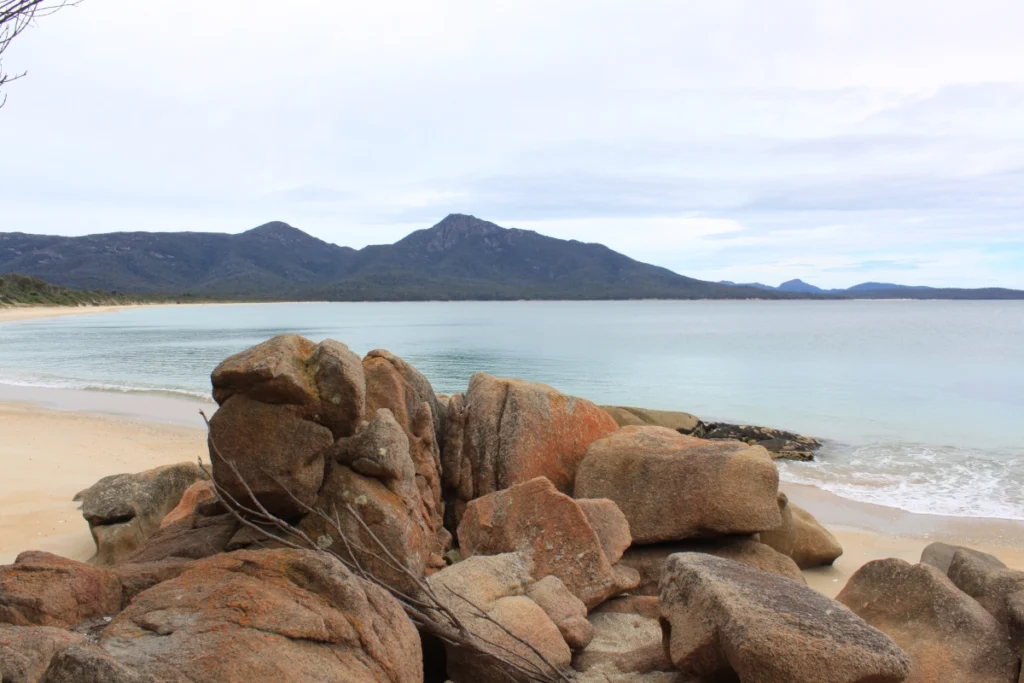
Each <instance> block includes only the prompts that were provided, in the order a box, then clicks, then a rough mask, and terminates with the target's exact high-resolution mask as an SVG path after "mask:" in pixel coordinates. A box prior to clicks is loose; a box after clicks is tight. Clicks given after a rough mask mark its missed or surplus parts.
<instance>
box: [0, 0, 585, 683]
mask: <svg viewBox="0 0 1024 683" xmlns="http://www.w3.org/2000/svg"><path fill="white" fill-rule="evenodd" d="M0 2H3V0H0ZM200 415H202V416H203V420H204V422H206V427H207V442H208V444H209V447H210V454H211V456H212V459H214V461H215V463H222V464H223V465H224V466H225V467H226V468H227V469H228V470H229V471H230V472H231V474H232V475H234V478H235V479H236V480H237V481H238V483H239V485H240V486H241V488H242V490H243V491H244V492H245V497H246V498H248V500H249V501H251V504H250V503H249V502H246V503H245V504H242V502H240V501H239V500H238V499H237V498H236V497H235V496H234V495H233V494H232V493H231V492H230V491H227V490H226V489H225V488H224V486H223V485H222V483H221V482H220V481H218V479H217V477H216V475H215V473H214V468H213V467H211V468H210V471H209V474H210V481H211V483H212V484H213V490H214V493H215V495H216V496H217V498H218V500H220V501H221V503H222V504H223V505H224V507H226V508H227V510H228V512H230V514H231V515H232V516H233V517H234V518H235V520H236V521H238V522H239V523H240V524H241V525H243V526H245V527H246V528H248V529H251V530H253V531H255V532H257V533H258V534H260V535H262V536H263V537H264V538H266V539H267V540H270V541H274V542H277V543H281V544H282V545H284V546H285V547H288V548H292V549H299V550H311V551H313V552H317V553H321V554H326V555H330V556H331V557H333V558H335V559H337V560H338V561H340V562H341V563H342V564H343V565H344V566H345V567H346V568H348V569H349V570H350V571H352V572H353V573H354V574H356V575H357V576H359V577H360V578H362V579H363V580H365V581H368V582H369V583H372V584H374V585H375V586H378V587H379V588H382V589H384V590H386V591H387V592H388V593H390V594H391V595H392V596H393V597H394V598H395V599H396V600H398V602H399V603H400V604H401V605H402V608H403V609H404V610H405V613H406V615H408V617H409V618H410V619H411V620H412V622H413V623H414V624H415V625H416V626H417V628H419V630H420V631H421V632H423V633H425V634H428V635H431V636H433V637H435V638H437V639H438V640H440V641H441V642H443V643H445V644H447V645H451V646H453V647H456V648H458V649H460V650H461V651H463V652H466V653H468V654H469V655H470V656H475V657H477V658H479V659H480V660H481V661H482V662H483V663H484V664H485V665H487V666H488V667H489V668H490V669H491V670H492V671H493V672H494V673H495V674H497V675H500V676H501V677H502V678H504V679H507V680H510V681H521V680H527V681H533V682H535V683H572V681H573V679H572V678H571V676H570V675H569V674H568V673H566V672H565V671H563V670H562V669H561V668H559V667H557V666H555V665H554V664H552V663H551V661H550V660H549V659H548V658H547V657H546V656H545V655H544V654H543V653H542V652H540V650H538V649H537V648H536V647H534V646H533V645H532V644H531V643H529V642H528V641H526V640H525V639H523V638H520V637H519V636H517V635H516V634H514V633H512V631H510V630H509V629H508V628H506V627H505V626H504V625H502V624H500V623H499V622H498V621H496V620H495V619H494V618H493V617H491V616H490V615H488V614H487V612H486V611H484V610H483V609H482V608H481V607H480V606H479V605H476V604H475V603H473V602H472V601H471V600H469V599H468V598H466V597H465V596H463V595H460V594H459V593H457V592H456V591H454V590H453V589H451V588H450V587H448V586H445V588H446V590H447V591H448V592H450V593H451V594H452V595H454V596H455V597H456V598H458V599H459V600H461V601H462V602H464V603H466V604H467V605H469V607H470V608H471V610H472V612H471V616H473V617H474V618H475V619H479V620H482V621H484V622H487V623H490V624H493V625H494V626H495V627H497V628H498V629H499V630H500V631H502V632H503V633H505V634H506V635H507V636H508V637H510V638H511V639H512V640H513V641H515V642H517V643H519V644H521V645H523V646H524V647H526V648H528V649H529V650H530V652H532V653H533V654H534V656H536V658H537V660H538V661H534V660H533V659H530V658H529V657H525V656H523V655H522V654H520V653H518V652H515V651H514V650H512V649H510V648H508V647H507V646H505V645H503V644H501V643H498V642H494V641H492V640H489V639H488V638H485V637H484V636H482V635H480V634H479V633H477V632H475V631H474V630H473V629H471V628H469V627H468V626H466V624H465V622H464V621H463V620H462V618H461V617H460V616H459V614H458V613H457V612H456V611H455V610H454V609H452V608H451V607H450V606H449V605H448V604H447V602H446V601H444V600H441V599H440V598H439V597H438V596H437V594H436V593H435V592H434V589H433V588H432V587H431V585H430V584H429V583H428V582H427V581H426V580H425V579H424V578H423V577H422V576H418V575H417V574H416V573H415V572H413V571H412V570H410V569H409V568H408V567H407V566H405V564H404V563H403V562H402V561H401V560H400V559H399V558H397V557H395V555H394V553H392V552H391V550H390V549H389V548H388V547H387V545H386V544H385V543H384V542H383V541H381V540H380V538H379V537H378V536H377V534H376V533H374V531H373V529H371V528H370V526H369V525H368V524H367V523H366V521H365V520H363V518H362V517H361V516H360V514H359V513H358V511H357V510H356V509H355V508H353V507H352V506H351V505H346V506H345V507H344V511H345V512H346V513H347V514H348V515H350V516H351V517H352V519H353V520H355V522H356V524H357V525H358V526H359V528H360V529H361V531H362V532H363V535H364V536H366V538H367V539H369V541H370V543H371V544H372V545H373V547H374V549H370V548H366V547H364V546H363V545H362V544H359V543H356V542H355V541H354V540H353V539H352V538H350V537H349V534H348V533H346V531H345V529H344V527H343V524H342V521H341V517H340V515H339V514H338V510H337V509H335V510H334V511H333V512H334V515H333V516H332V515H330V514H328V513H327V512H325V511H324V510H321V509H319V508H314V507H313V506H311V505H309V504H307V503H306V502H304V501H303V500H301V499H300V498H298V497H297V496H295V495H294V493H293V492H292V491H291V490H289V489H288V487H287V486H285V485H284V484H283V483H282V482H281V481H279V480H278V479H276V478H275V477H273V476H272V475H269V474H268V473H266V472H264V473H262V474H263V475H265V476H267V477H268V478H269V479H270V480H271V481H273V482H274V484H275V485H276V486H278V487H279V488H280V489H281V490H282V491H284V492H285V494H286V495H287V496H288V497H289V498H291V500H292V501H293V502H294V503H295V504H296V505H298V506H299V508H300V509H302V510H304V511H305V512H306V514H307V515H314V516H316V517H317V518H318V519H320V520H321V521H323V522H324V523H325V524H326V525H327V526H328V528H329V529H330V530H332V531H333V532H334V533H335V534H336V535H337V537H338V538H339V539H340V540H341V542H342V544H343V545H344V555H342V554H340V553H338V552H335V551H333V550H331V549H330V548H323V547H321V546H320V545H319V544H317V543H316V542H315V541H314V540H313V539H311V538H310V537H309V535H308V534H306V533H305V532H304V531H302V530H301V529H299V528H297V527H295V526H294V525H292V524H290V523H289V522H286V521H284V520H282V519H281V518H279V517H278V516H277V515H275V514H273V513H271V512H270V511H269V510H267V508H266V507H265V506H264V505H263V504H262V503H261V502H260V501H259V499H258V497H257V496H256V494H255V493H254V492H253V490H252V488H251V487H250V486H249V484H248V482H246V480H245V478H244V477H243V476H242V474H241V472H240V471H239V468H238V466H237V465H236V463H235V462H234V461H233V460H232V459H230V458H228V457H226V456H225V455H224V453H223V452H222V451H221V450H220V448H219V447H218V445H217V443H216V442H215V440H214V438H213V429H212V427H211V425H210V420H209V419H208V418H207V417H206V414H205V413H203V412H202V411H200ZM200 464H201V465H202V463H200ZM359 553H363V554H364V555H365V556H369V557H373V558H374V559H376V560H377V561H379V562H380V563H381V564H382V565H383V566H385V567H387V568H388V569H390V570H392V571H395V572H398V573H399V574H401V575H403V576H404V577H405V578H406V579H407V580H408V583H409V585H411V586H413V587H415V592H416V594H417V595H415V596H413V595H409V594H408V593H407V592H404V591H402V590H399V589H398V588H396V587H394V586H392V585H389V583H393V582H385V581H383V580H382V579H381V578H379V577H377V576H375V575H374V574H373V573H372V572H371V571H369V570H368V569H367V568H366V567H364V566H363V564H362V562H361V561H360V559H359ZM538 662H539V663H538Z"/></svg>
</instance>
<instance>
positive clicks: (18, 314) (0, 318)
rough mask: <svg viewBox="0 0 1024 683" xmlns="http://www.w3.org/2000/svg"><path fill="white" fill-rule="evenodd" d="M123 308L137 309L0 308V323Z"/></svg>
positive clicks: (71, 307) (112, 308) (110, 311)
mask: <svg viewBox="0 0 1024 683" xmlns="http://www.w3.org/2000/svg"><path fill="white" fill-rule="evenodd" d="M140 305H145V304H140ZM125 308H138V306H131V305H126V306H0V323H4V322H14V321H17V320H33V319H36V318H58V317H61V316H65V315H84V314H87V313H112V312H113V311H120V310H123V309H125Z"/></svg>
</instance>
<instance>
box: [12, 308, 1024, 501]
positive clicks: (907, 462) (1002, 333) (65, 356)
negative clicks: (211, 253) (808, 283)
mask: <svg viewBox="0 0 1024 683" xmlns="http://www.w3.org/2000/svg"><path fill="white" fill-rule="evenodd" d="M282 332H298V333H301V334H304V335H306V336H308V337H310V338H311V339H314V340H320V339H323V338H325V337H332V338H335V339H338V340H340V341H343V342H345V343H346V344H348V345H349V346H350V347H351V348H352V349H353V350H355V351H356V352H358V353H365V352H367V351H370V350H371V349H374V348H386V349H389V350H391V351H393V352H394V353H397V354H398V355H400V356H402V357H404V358H405V359H406V360H408V361H410V362H412V363H413V364H414V365H416V366H417V367H418V368H419V369H420V370H421V371H422V372H423V373H424V374H426V375H427V377H428V378H430V380H431V381H432V382H433V384H434V387H435V389H436V390H437V391H439V392H445V393H453V392H458V391H462V390H464V389H465V387H466V385H467V383H468V381H469V377H470V376H471V375H472V374H473V373H474V372H477V371H481V370H482V371H486V372H490V373H492V374H496V375H500V376H514V377H522V378H525V379H531V380H538V381H542V382H545V383H547V384H550V385H552V386H554V387H556V388H558V389H560V390H562V391H565V392H568V393H572V394H575V395H579V396H584V397H587V398H590V399H592V400H594V401H597V402H599V403H614V404H620V405H639V406H645V407H651V408H665V409H676V410H686V411H689V412H693V413H695V414H697V415H699V416H700V417H702V418H704V419H724V420H730V421H735V422H743V423H754V424H763V425H769V426H776V427H782V428H787V429H793V430H796V431H800V432H803V433H806V434H810V435H813V436H817V437H820V438H824V439H827V440H828V443H827V446H826V448H825V449H824V451H823V452H822V453H821V455H820V458H819V461H818V462H816V463H813V464H797V463H793V464H788V463H787V464H784V465H783V466H782V470H783V477H784V478H786V479H788V480H790V481H796V482H802V483H809V484H814V485H817V486H819V487H822V488H824V489H827V490H829V491H832V492H834V493H837V494H839V495H842V496H845V497H848V498H852V499H856V500H862V501H866V502H873V503H880V504H884V505H890V506H897V507H901V508H903V509H906V510H910V511H913V512H924V513H936V514H949V515H958V516H980V517H1002V518H1012V519H1024V489H1022V487H1021V482H1022V481H1024V302H910V301H906V302H904V301H871V302H867V301H865V302H849V301H844V302H654V301H651V302H572V303H568V302H509V303H339V304H284V305H282V304H267V305H240V306H211V307H171V308H152V309H138V310H128V311H122V312H117V313H112V314H104V315H86V316H70V317H64V318H53V319H45V320H36V321H25V322H18V323H10V324H4V325H0V382H6V383H13V384H28V385H42V386H55V387H77V388H95V389H100V390H111V391H165V392H175V393H180V394H183V395H191V396H206V395H208V392H209V373H210V370H212V369H213V367H214V366H215V365H216V364H217V363H218V362H219V361H220V360H222V359H223V358H225V357H226V356H228V355H229V354H232V353H234V352H236V351H240V350H242V349H244V348H246V347H247V346H250V345H252V344H254V343H257V342H259V341H262V340H264V339H266V338H268V337H271V336H273V335H275V334H279V333H282Z"/></svg>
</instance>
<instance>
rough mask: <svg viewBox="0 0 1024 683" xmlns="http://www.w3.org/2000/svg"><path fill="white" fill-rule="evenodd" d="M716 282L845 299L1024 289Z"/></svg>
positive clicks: (1018, 295)
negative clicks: (820, 285)
mask: <svg viewBox="0 0 1024 683" xmlns="http://www.w3.org/2000/svg"><path fill="white" fill-rule="evenodd" d="M719 284H723V285H729V286H734V287H752V288H754V289H760V290H764V291H766V292H787V293H790V294H811V295H814V294H818V295H826V296H833V297H842V298H844V299H1024V291H1021V290H1017V289H1005V288H1002V287H983V288H979V289H959V288H955V287H924V286H915V285H897V284H893V283H891V282H862V283H860V284H859V285H854V286H853V287H847V288H845V289H822V288H821V287H816V286H814V285H812V284H810V283H807V282H804V281H803V280H799V279H797V280H787V281H786V282H783V283H782V284H781V285H779V286H778V287H772V286H771V285H764V284H761V283H760V282H747V283H743V284H736V283H735V282H729V281H728V280H724V281H722V282H720V283H719Z"/></svg>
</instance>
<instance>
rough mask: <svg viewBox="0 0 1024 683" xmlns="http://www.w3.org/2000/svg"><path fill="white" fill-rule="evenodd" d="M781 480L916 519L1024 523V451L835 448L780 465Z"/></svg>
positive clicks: (896, 446)
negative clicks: (812, 458) (814, 457)
mask: <svg viewBox="0 0 1024 683" xmlns="http://www.w3.org/2000/svg"><path fill="white" fill-rule="evenodd" d="M776 462H777V463H778V464H779V473H780V476H781V478H782V479H783V480H785V481H788V482H792V483H794V484H809V485H811V486H815V487H817V488H820V489H823V490H825V491H829V492H830V493H834V494H836V495H838V496H841V497H843V498H847V499H849V500H855V501H859V502H862V503H873V504H875V505H884V506H887V507H893V508H898V509H900V510H906V511H907V512H913V513H917V514H929V515H945V516H950V517H972V518H990V519H991V518H994V519H1010V520H1024V492H1022V491H1021V489H1020V487H1019V485H1018V483H1017V482H1020V481H1021V478H1022V477H1024V450H1020V449H964V448H957V447H953V446H933V445H926V444H917V443H899V442H885V443H873V444H868V445H864V446H845V445H839V444H830V445H827V446H826V447H825V448H823V449H822V451H821V453H820V454H819V456H818V459H817V460H815V461H814V462H809V463H796V462H785V461H776Z"/></svg>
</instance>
